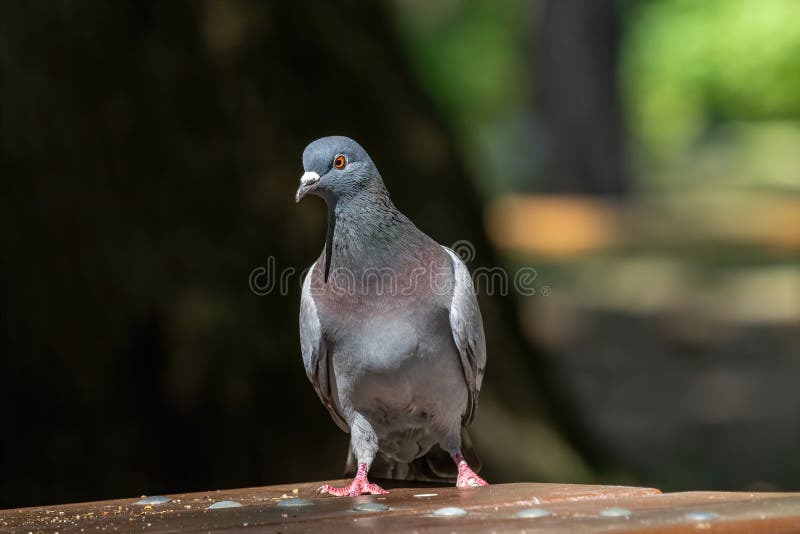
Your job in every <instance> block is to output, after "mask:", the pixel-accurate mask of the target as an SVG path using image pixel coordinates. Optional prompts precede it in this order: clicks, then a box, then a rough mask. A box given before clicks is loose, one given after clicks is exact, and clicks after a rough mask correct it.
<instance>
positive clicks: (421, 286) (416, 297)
mask: <svg viewBox="0 0 800 534" xmlns="http://www.w3.org/2000/svg"><path fill="white" fill-rule="evenodd" d="M338 156H341V157H342V158H344V159H343V160H340V161H338V162H337V157H338ZM342 161H343V162H344V166H343V167H342V168H337V164H338V163H342ZM303 166H304V168H305V171H306V174H304V176H303V178H302V181H301V186H300V188H299V189H298V193H297V200H298V201H299V200H300V198H302V197H303V196H304V195H305V194H308V193H313V194H315V195H318V196H321V197H322V198H324V199H325V202H326V204H327V207H328V232H327V236H326V242H325V246H324V248H323V250H322V253H321V254H320V256H319V258H318V259H317V260H316V262H315V263H314V264H313V265H312V267H311V269H310V271H309V274H308V275H307V276H306V278H305V280H304V282H303V287H302V293H301V301H300V344H301V351H302V355H303V363H304V365H305V370H306V373H307V374H308V377H309V379H310V380H311V383H312V384H313V386H314V389H315V390H316V392H317V394H318V395H319V397H320V399H321V400H322V402H323V404H324V405H325V407H326V408H327V409H328V411H329V412H330V414H331V417H332V418H333V420H334V421H335V422H336V424H337V425H338V426H339V427H340V428H341V429H342V430H344V431H345V432H350V434H351V455H350V458H349V460H348V466H349V468H352V471H355V464H356V463H358V464H359V465H360V464H362V463H363V464H365V465H366V466H367V469H369V467H370V466H372V471H371V473H372V474H373V475H377V476H379V477H381V478H402V479H412V478H413V479H425V480H442V479H452V478H455V467H454V464H453V460H452V458H458V456H457V455H460V454H461V453H462V451H463V454H464V455H465V456H466V458H467V461H468V462H469V461H471V462H472V463H473V467H475V465H474V464H475V463H476V462H477V459H476V458H475V457H474V454H473V453H472V450H471V444H470V443H469V437H468V435H467V434H466V429H465V427H466V426H467V425H469V424H470V423H471V422H472V420H473V419H474V417H475V413H476V410H477V404H478V395H479V393H480V387H481V382H482V379H483V372H484V367H485V365H486V346H485V340H484V332H483V323H482V320H481V315H480V310H479V308H478V303H477V300H476V298H475V294H474V289H473V285H472V280H471V278H470V275H469V272H468V271H467V268H466V266H465V265H464V263H463V262H462V261H461V259H460V258H459V257H458V256H457V255H456V254H455V253H454V252H453V251H451V250H449V249H447V248H445V247H442V246H441V245H439V244H437V243H436V242H435V241H433V240H432V239H431V238H430V237H428V236H427V235H425V234H424V233H423V232H422V231H420V230H419V229H418V228H417V227H416V226H414V224H413V223H412V222H411V221H410V220H409V219H408V218H407V217H406V216H405V215H403V214H402V213H401V212H400V211H399V210H398V209H397V208H396V207H395V206H394V204H393V203H392V201H391V200H390V198H389V194H388V192H387V191H386V188H385V186H384V184H383V180H382V179H381V176H380V174H379V172H378V170H377V168H376V167H375V165H374V163H373V162H372V160H371V159H370V157H369V156H368V155H367V153H366V152H365V151H364V149H363V148H361V146H359V145H358V144H357V143H356V142H355V141H353V140H351V139H348V138H346V137H326V138H322V139H319V140H317V141H315V142H313V143H311V144H310V145H309V146H308V147H307V148H306V150H305V152H304V154H303ZM354 460H356V461H354ZM373 462H374V463H373ZM473 474H474V473H473ZM481 482H483V481H482V480H481Z"/></svg>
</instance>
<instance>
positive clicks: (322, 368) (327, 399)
mask: <svg viewBox="0 0 800 534" xmlns="http://www.w3.org/2000/svg"><path fill="white" fill-rule="evenodd" d="M315 265H316V263H315V264H314V265H312V266H311V269H310V270H309V271H308V274H307V275H306V278H305V280H303V289H302V291H301V294H300V351H301V352H302V354H303V366H304V367H305V369H306V375H308V379H309V380H310V381H311V384H312V385H313V386H314V390H315V391H316V392H317V395H318V396H319V398H320V400H321V401H322V404H324V405H325V407H326V408H327V409H328V412H330V414H331V417H332V418H333V421H334V422H335V423H336V424H337V425H338V426H339V428H341V429H342V430H344V431H345V432H349V431H350V427H349V426H348V425H347V423H346V422H345V420H344V418H343V417H342V414H340V413H339V410H338V408H337V406H336V403H335V401H334V399H333V388H332V387H331V382H330V381H331V380H334V377H333V376H332V373H331V369H330V364H329V361H328V360H329V358H328V347H327V344H326V343H325V340H324V338H323V336H322V324H321V323H320V320H319V316H318V315H317V304H316V303H315V302H314V296H313V295H312V294H311V275H312V273H313V272H314V266H315Z"/></svg>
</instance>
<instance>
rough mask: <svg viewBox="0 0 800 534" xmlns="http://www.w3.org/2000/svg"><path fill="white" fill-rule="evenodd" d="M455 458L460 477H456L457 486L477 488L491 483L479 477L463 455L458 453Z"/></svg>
mask: <svg viewBox="0 0 800 534" xmlns="http://www.w3.org/2000/svg"><path fill="white" fill-rule="evenodd" d="M455 460H456V465H457V466H458V478H457V479H456V487H457V488H477V487H480V486H488V485H489V483H488V482H486V481H485V480H483V479H482V478H481V477H479V476H478V474H477V473H476V472H475V471H473V470H472V469H470V467H469V466H468V465H467V461H466V460H464V457H463V456H461V455H460V454H456V457H455Z"/></svg>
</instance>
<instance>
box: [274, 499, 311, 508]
mask: <svg viewBox="0 0 800 534" xmlns="http://www.w3.org/2000/svg"><path fill="white" fill-rule="evenodd" d="M312 504H314V503H313V502H311V501H307V500H305V499H301V498H300V497H292V498H291V499H284V500H282V501H278V506H280V507H282V508H293V507H296V506H311V505H312Z"/></svg>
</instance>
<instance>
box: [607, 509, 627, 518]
mask: <svg viewBox="0 0 800 534" xmlns="http://www.w3.org/2000/svg"><path fill="white" fill-rule="evenodd" d="M632 513H633V512H631V511H630V510H628V509H627V508H606V509H605V510H603V511H601V512H600V515H601V516H603V517H628V516H629V515H631V514H632Z"/></svg>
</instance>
